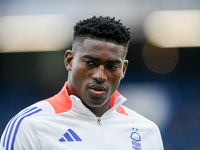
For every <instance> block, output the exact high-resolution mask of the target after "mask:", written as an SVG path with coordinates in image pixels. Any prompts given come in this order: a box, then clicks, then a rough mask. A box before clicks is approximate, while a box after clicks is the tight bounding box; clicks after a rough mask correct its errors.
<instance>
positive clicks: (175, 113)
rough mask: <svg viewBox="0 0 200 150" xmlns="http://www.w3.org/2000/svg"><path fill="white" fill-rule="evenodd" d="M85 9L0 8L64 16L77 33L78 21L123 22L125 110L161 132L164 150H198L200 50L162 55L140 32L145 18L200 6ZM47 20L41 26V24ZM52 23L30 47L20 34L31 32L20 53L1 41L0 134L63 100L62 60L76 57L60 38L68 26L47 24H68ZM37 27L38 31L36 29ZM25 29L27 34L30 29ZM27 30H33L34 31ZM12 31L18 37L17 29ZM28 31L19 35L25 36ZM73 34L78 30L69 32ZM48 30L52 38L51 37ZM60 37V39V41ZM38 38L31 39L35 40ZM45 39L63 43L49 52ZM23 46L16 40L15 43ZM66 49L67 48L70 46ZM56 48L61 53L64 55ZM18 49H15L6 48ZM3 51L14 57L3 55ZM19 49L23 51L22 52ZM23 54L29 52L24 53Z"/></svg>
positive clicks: (98, 5) (29, 4)
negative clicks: (22, 116)
mask: <svg viewBox="0 0 200 150" xmlns="http://www.w3.org/2000/svg"><path fill="white" fill-rule="evenodd" d="M105 3H106V4H107V5H106V7H105ZM82 5H83V2H82V1H80V0H75V1H65V0H60V1H56V2H54V1H52V0H50V1H48V2H47V1H32V0H30V1H25V0H19V1H12V0H8V1H4V0H1V1H0V17H2V18H3V17H8V16H9V17H10V16H14V17H16V16H21V15H25V17H27V16H28V17H29V15H30V16H32V15H49V14H50V15H52V14H62V15H63V14H64V15H67V16H68V18H71V20H72V22H71V24H72V25H74V22H77V21H78V20H79V19H83V18H87V17H91V16H93V15H97V16H98V15H110V16H116V18H121V19H122V22H123V21H124V22H125V24H126V25H127V26H130V28H131V30H132V34H133V40H132V41H131V43H130V48H129V51H128V55H127V59H128V60H129V65H128V70H127V73H126V76H125V78H124V79H123V80H122V81H121V85H120V87H119V92H120V93H121V94H122V95H124V96H125V97H127V98H128V101H127V102H125V105H126V106H127V107H129V108H131V109H134V110H135V111H137V112H139V113H141V114H142V115H144V116H145V117H147V118H149V119H150V120H153V121H154V122H155V123H156V124H157V125H158V126H159V128H160V130H161V134H162V138H163V143H164V148H165V150H177V149H181V150H199V149H200V143H199V141H200V109H199V108H200V99H199V98H200V78H199V76H200V69H199V68H200V46H196V45H195V46H176V47H167V48H166V47H165V48H161V47H157V46H155V45H152V44H151V43H149V41H148V39H147V38H146V37H145V33H144V31H143V28H142V26H143V23H144V18H145V17H146V16H147V15H148V14H149V13H150V12H152V11H156V10H185V9H199V8H200V1H198V0H192V1H187V0H183V1H179V0H174V1H172V0H170V1H162V0H153V1H151V2H150V1H148V0H145V1H139V0H136V1H132V0H128V1H126V3H125V2H124V1H123V2H122V1H109V2H107V1H101V2H100V1H99V2H97V1H95V2H94V1H91V0H87V1H84V6H85V7H87V8H88V9H87V11H86V8H85V7H84V9H83V8H82ZM111 6H112V9H111ZM119 10H120V11H119ZM43 17H44V16H43ZM43 17H42V18H40V21H41V20H44V19H43ZM45 17H46V16H45ZM53 17H54V19H53V20H51V19H49V20H48V19H47V20H48V21H47V23H48V24H47V26H44V25H46V24H45V23H46V22H43V26H44V27H45V28H42V29H41V30H40V32H41V31H42V30H43V29H45V30H46V32H44V33H41V34H40V32H37V34H36V35H35V36H32V37H31V38H30V39H29V40H27V39H28V38H29V36H28V37H27V38H24V37H26V34H25V33H24V34H23V32H26V31H28V28H27V29H26V30H24V31H23V32H20V34H21V35H22V34H23V36H21V37H23V38H22V47H20V46H21V45H20V46H19V45H17V46H18V47H17V46H15V44H16V43H13V41H12V40H13V39H11V37H12V36H11V35H12V34H10V35H9V36H8V37H9V38H5V39H4V36H2V35H3V34H0V52H1V51H2V52H1V53H0V102H1V105H0V118H1V121H0V134H2V132H3V130H4V128H5V126H6V124H7V123H8V121H9V120H10V119H11V118H12V117H13V116H14V115H15V114H17V113H18V112H19V111H20V110H22V109H23V108H25V107H27V106H29V105H31V104H33V103H35V102H37V101H40V100H43V99H46V98H49V97H51V96H53V95H54V94H56V93H58V92H59V91H60V89H61V88H62V86H63V85H64V83H65V82H66V80H67V70H66V69H65V66H64V54H65V51H66V50H67V49H71V39H70V38H71V37H67V36H66V37H62V38H61V37H60V36H59V35H60V34H61V35H62V34H66V33H64V32H63V31H65V30H63V28H65V26H59V25H55V26H53V25H52V24H49V23H52V21H53V22H54V20H56V21H57V22H60V23H61V24H62V23H63V21H60V18H59V19H57V18H56V17H57V16H56V17H55V16H53ZM59 17H60V16H59ZM3 19H4V20H3V21H4V23H7V22H8V20H6V21H5V18H3ZM22 19H24V18H22ZM35 20H37V19H35V18H34V19H33V20H32V21H35ZM61 20H62V17H61ZM9 21H10V20H9ZM23 21H24V20H23ZM66 21H69V19H67V20H66ZM66 21H65V22H64V23H66ZM198 21H199V20H198ZM1 23H2V22H1V18H0V33H4V31H5V30H4V29H5V24H1ZM13 24H14V22H13ZM31 24H32V23H31ZM6 25H7V24H6ZM32 25H33V24H32ZM49 25H51V29H48V30H47V29H46V27H48V26H49ZM34 26H37V25H36V24H34ZM22 27H23V28H24V27H26V22H24V26H22ZM29 27H31V30H33V29H32V26H31V25H30V26H29ZM37 27H38V28H37V29H34V30H33V31H34V32H35V31H36V30H38V29H39V26H37ZM11 28H12V29H13V26H11ZM23 28H20V31H22V29H23ZM57 28H60V30H58V29H57ZM68 28H70V30H73V28H72V26H68ZM2 29H3V30H2ZM61 29H62V30H61ZM6 30H7V28H6ZM51 30H55V32H52V33H51V34H50V35H49V34H48V35H46V33H48V32H49V31H51ZM58 31H59V34H57V32H58ZM34 32H30V33H32V34H34ZM198 32H199V30H198V31H197V33H198ZM16 33H17V32H15V35H16ZM195 33H196V32H195ZM70 34H71V33H70ZM5 35H6V34H5ZM44 35H46V36H47V37H49V36H54V35H55V37H56V38H55V39H60V40H61V42H60V41H58V42H57V43H53V44H52V41H53V40H54V39H53V40H52V39H50V41H51V42H49V41H48V40H47V39H45V38H46V37H45V36H44ZM21 37H20V38H21ZM41 37H43V39H42V38H41ZM18 38H19V37H18V36H17V37H15V39H14V40H16V39H18ZM34 38H37V39H39V41H41V40H44V39H45V40H44V41H47V45H51V44H52V46H50V47H53V49H51V48H50V49H49V47H48V46H44V45H43V47H41V46H40V45H39V44H37V43H36V44H35V43H31V42H32V41H34ZM40 38H41V39H40ZM67 38H69V39H68V41H65V40H66V39H67ZM184 38H185V37H184ZM7 39H8V40H7ZM189 39H190V38H188V41H189ZM2 40H4V41H6V42H7V41H8V44H7V45H8V46H7V45H3V44H4V43H3V44H2V43H1V41H2ZM23 42H24V43H23ZM27 43H28V44H27ZM63 43H64V46H63ZM65 43H68V44H66V45H65ZM23 44H24V45H23ZM26 44H27V45H26ZM31 44H33V45H31ZM40 44H41V43H40ZM42 44H43V43H42ZM42 44H41V45H42ZM57 44H58V45H62V46H60V47H59V46H57ZM13 45H14V48H13V47H9V46H13ZM35 45H36V47H34V46H35ZM37 45H38V47H37ZM23 46H24V47H23ZM31 46H32V47H31ZM15 47H17V50H16V49H15ZM4 48H5V49H9V50H10V51H9V52H6V51H3V50H4ZM20 48H21V49H23V51H20ZM29 48H30V49H29ZM43 48H44V49H43ZM45 48H46V49H45ZM26 49H29V50H27V51H26ZM35 49H37V50H35ZM13 50H15V51H13ZM34 50H35V51H34Z"/></svg>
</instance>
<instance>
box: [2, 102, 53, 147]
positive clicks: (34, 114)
mask: <svg viewBox="0 0 200 150" xmlns="http://www.w3.org/2000/svg"><path fill="white" fill-rule="evenodd" d="M53 114H55V112H54V110H53V108H52V107H51V105H50V104H49V103H48V102H46V101H40V102H37V103H35V104H33V105H31V106H29V107H27V108H25V109H23V110H22V111H20V112H19V113H18V114H17V115H15V116H14V117H13V118H12V119H11V120H10V121H9V123H8V124H7V126H6V128H5V130H4V132H3V134H2V138H1V140H2V141H1V142H2V144H3V145H2V146H3V147H4V148H5V147H6V148H11V149H12V148H14V145H15V146H19V147H21V146H22V145H23V146H27V145H28V146H30V143H31V144H32V143H33V142H34V140H36V134H37V132H36V131H37V129H38V127H39V124H40V123H39V122H40V120H41V119H42V118H44V117H45V116H49V115H53ZM30 137H31V139H32V140H31V141H30V140H28V139H30ZM21 141H23V142H21ZM28 143H29V144H28ZM26 144H27V145H26Z"/></svg>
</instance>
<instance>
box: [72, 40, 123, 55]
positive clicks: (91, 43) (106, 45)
mask: <svg viewBox="0 0 200 150" xmlns="http://www.w3.org/2000/svg"><path fill="white" fill-rule="evenodd" d="M74 50H75V53H79V54H82V55H92V56H96V57H99V56H103V57H108V56H109V57H111V58H113V59H114V58H125V56H126V52H127V50H126V48H125V47H124V46H122V45H118V44H115V43H112V42H107V41H103V40H95V39H85V40H84V41H83V42H81V43H79V44H77V45H76V46H75V47H74Z"/></svg>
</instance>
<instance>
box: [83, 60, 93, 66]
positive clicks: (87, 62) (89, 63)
mask: <svg viewBox="0 0 200 150" xmlns="http://www.w3.org/2000/svg"><path fill="white" fill-rule="evenodd" d="M85 63H86V64H87V65H90V66H91V65H94V63H93V62H92V61H85Z"/></svg>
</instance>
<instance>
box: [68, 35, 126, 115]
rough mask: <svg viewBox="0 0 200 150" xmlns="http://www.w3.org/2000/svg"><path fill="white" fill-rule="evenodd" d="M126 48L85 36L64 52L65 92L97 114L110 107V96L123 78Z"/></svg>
mask: <svg viewBox="0 0 200 150" xmlns="http://www.w3.org/2000/svg"><path fill="white" fill-rule="evenodd" d="M126 54H127V49H126V48H125V47H124V46H121V45H117V44H115V43H111V42H107V41H103V40H94V39H90V38H87V39H85V40H84V41H83V42H81V43H79V44H74V47H73V50H72V51H71V50H68V51H66V54H65V65H66V68H67V70H68V71H69V74H68V87H67V88H68V92H69V95H75V96H77V97H79V98H80V99H81V101H82V102H83V104H84V105H85V106H86V107H87V108H89V109H90V110H91V111H92V112H93V113H94V114H95V115H96V116H97V117H101V116H102V115H103V114H104V113H105V112H106V111H107V110H108V109H110V97H111V96H112V94H113V93H114V92H115V91H116V90H117V88H118V86H119V83H120V81H121V79H122V78H124V75H125V72H126V69H127V66H128V61H127V60H126V59H125V57H126Z"/></svg>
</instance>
